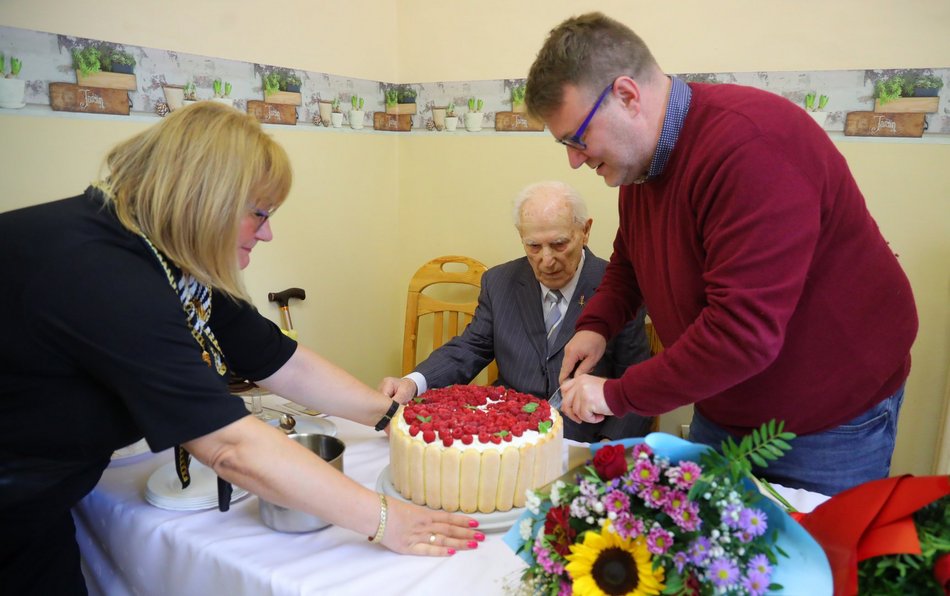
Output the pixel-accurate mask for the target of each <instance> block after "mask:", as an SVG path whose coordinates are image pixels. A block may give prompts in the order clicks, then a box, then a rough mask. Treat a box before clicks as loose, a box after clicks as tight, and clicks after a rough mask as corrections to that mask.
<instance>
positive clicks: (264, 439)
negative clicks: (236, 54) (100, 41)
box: [0, 102, 484, 594]
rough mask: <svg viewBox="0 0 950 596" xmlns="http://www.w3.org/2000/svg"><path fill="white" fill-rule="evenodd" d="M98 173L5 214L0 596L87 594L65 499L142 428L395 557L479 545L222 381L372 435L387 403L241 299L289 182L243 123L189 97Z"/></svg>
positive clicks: (463, 528) (0, 295)
mask: <svg viewBox="0 0 950 596" xmlns="http://www.w3.org/2000/svg"><path fill="white" fill-rule="evenodd" d="M106 169H107V170H108V171H107V175H106V176H105V177H104V179H103V180H104V181H103V182H102V183H99V184H96V185H94V186H92V187H90V188H88V189H87V190H86V191H85V193H83V194H82V195H79V196H76V197H72V198H69V199H65V200H61V201H56V202H52V203H47V204H43V205H38V206H35V207H28V208H25V209H19V210H16V211H11V212H7V213H3V214H0V266H2V268H3V270H4V272H5V273H6V274H7V276H6V281H4V282H3V283H2V284H0V327H2V328H3V329H4V338H5V341H3V342H0V535H2V539H0V588H3V590H2V591H3V592H4V593H10V594H26V593H46V594H70V593H85V586H84V583H83V577H82V574H81V572H80V567H79V552H78V547H77V545H76V542H75V538H74V534H75V529H74V527H73V522H72V518H71V516H70V507H71V506H72V505H73V504H75V503H76V502H77V501H78V500H79V499H81V498H82V497H83V496H84V495H85V494H87V493H88V492H89V491H90V490H92V488H93V487H94V486H95V485H96V482H97V481H98V479H99V477H100V476H101V474H102V471H103V470H104V469H105V467H106V466H107V465H108V463H109V458H110V455H111V454H112V452H113V451H114V450H115V449H117V448H119V447H122V446H123V445H128V444H129V443H132V442H134V441H135V440H137V439H139V438H141V437H143V436H144V437H145V438H146V439H147V440H148V443H149V446H150V448H151V449H152V450H153V451H156V452H157V451H161V450H164V449H168V448H170V447H176V450H175V451H176V454H180V455H181V456H182V457H185V452H186V451H187V452H188V453H190V454H191V455H192V456H194V457H195V458H197V459H198V460H199V461H201V462H202V463H204V464H206V465H207V466H209V467H211V468H212V469H213V470H214V471H215V472H216V473H217V474H218V475H219V476H220V477H221V478H223V479H225V480H228V481H230V482H232V483H234V484H237V485H239V486H241V487H243V488H245V489H247V490H249V491H251V492H253V493H255V494H257V495H259V496H260V497H262V498H264V499H267V500H268V501H271V502H274V503H278V504H281V505H284V506H287V507H291V508H294V509H298V510H302V511H307V512H310V513H313V514H316V515H318V516H320V517H321V518H324V519H327V520H329V521H331V522H333V523H334V524H336V525H339V526H343V527H346V528H349V529H351V530H353V531H355V532H358V533H361V534H364V535H366V536H367V537H369V538H371V539H372V540H373V541H374V542H381V543H382V544H383V545H384V546H386V547H388V548H390V549H392V550H394V551H396V552H399V553H410V554H417V555H434V556H440V555H442V556H444V555H451V554H454V553H455V552H456V551H457V550H462V549H468V548H474V547H475V546H476V545H477V540H480V539H484V535H482V534H481V533H478V532H477V531H476V530H475V529H473V528H474V527H475V526H477V524H476V523H475V521H474V520H471V519H470V518H467V517H464V516H460V515H450V514H447V513H442V512H435V511H431V510H428V509H424V508H420V507H416V506H413V505H409V504H406V503H403V502H401V501H398V500H391V501H389V502H388V503H387V502H386V500H385V498H384V497H382V496H381V495H378V494H377V493H375V492H372V491H370V490H367V489H366V488H364V487H362V486H361V485H359V484H357V483H356V482H353V481H352V480H350V479H348V478H347V477H346V476H344V475H343V474H340V473H339V472H337V471H336V470H335V469H334V468H332V467H331V466H330V465H329V464H327V463H326V462H324V461H323V460H322V459H320V458H318V457H316V456H315V455H313V454H312V453H311V452H310V451H308V450H306V449H304V448H303V447H301V446H300V445H298V444H297V443H295V442H293V441H288V440H287V438H286V437H285V436H284V435H283V434H282V433H281V432H280V431H278V430H277V429H274V428H272V427H270V426H268V425H267V424H264V423H263V422H261V421H259V420H257V419H256V418H254V417H252V416H248V412H247V411H246V410H245V409H244V407H243V404H242V403H241V402H240V401H239V400H236V399H234V398H233V397H232V396H231V395H230V394H229V392H228V389H227V383H226V380H227V375H229V374H230V373H232V372H233V373H236V374H237V375H239V376H241V377H243V378H247V379H251V380H253V381H255V382H257V383H258V384H259V385H261V386H262V387H265V388H267V389H269V390H271V391H274V392H276V393H279V394H281V395H283V396H286V397H288V398H290V399H293V400H295V401H298V402H300V403H304V404H307V405H310V406H312V407H315V408H318V409H320V410H321V411H324V412H328V413H331V414H334V415H338V416H343V417H345V418H348V419H351V420H354V421H356V422H360V423H363V424H367V425H375V426H377V427H383V426H385V423H386V422H388V419H389V418H388V416H391V415H392V410H391V405H392V404H393V403H394V402H393V401H392V400H390V399H389V398H387V397H385V396H384V395H382V394H380V393H377V392H375V391H373V390H372V389H370V388H369V387H366V386H365V385H363V384H362V383H360V382H359V381H357V380H356V379H355V378H353V377H352V376H350V375H349V374H347V373H346V372H344V371H343V370H341V369H339V368H337V367H335V366H334V365H333V364H331V363H330V362H328V361H326V360H325V359H323V358H321V357H320V356H319V355H317V354H316V353H314V352H312V351H310V350H308V349H306V348H304V347H303V346H299V345H297V344H296V342H294V341H293V340H291V339H289V338H287V337H286V336H285V335H284V334H282V333H281V332H280V330H279V329H278V328H277V326H276V325H274V324H273V323H271V322H270V321H268V320H267V319H265V318H264V317H262V316H261V315H260V314H259V313H258V312H257V311H256V309H254V308H253V307H252V306H251V304H250V299H249V298H248V295H247V292H246V290H245V288H244V286H243V283H242V281H241V273H240V271H241V269H243V268H245V267H246V266H247V265H248V264H249V262H250V259H251V252H252V250H253V249H254V246H255V245H256V244H257V243H258V242H267V241H269V240H271V238H272V237H273V235H272V233H271V228H270V224H269V220H268V218H269V217H270V216H271V215H272V214H273V213H274V211H275V210H276V209H277V208H278V207H279V206H280V205H281V204H282V203H283V202H284V200H285V199H286V197H287V194H288V192H289V190H290V185H291V169H290V164H289V161H288V158H287V155H286V153H285V152H284V150H283V149H282V148H281V147H280V146H279V145H277V144H276V143H275V142H274V141H273V140H272V139H271V138H270V137H268V136H267V135H265V134H264V132H263V131H262V129H261V127H260V125H259V124H258V123H257V122H256V121H255V120H253V119H252V118H251V117H249V116H247V115H246V114H242V113H240V112H238V111H237V110H234V109H233V108H230V107H228V106H224V105H221V104H218V103H214V102H199V103H197V104H195V105H193V106H190V107H188V108H184V109H182V110H178V111H176V112H175V113H173V114H172V115H170V116H169V117H168V118H166V119H164V120H163V121H162V122H161V123H160V124H158V125H156V126H154V127H151V128H150V129H148V130H146V131H144V132H142V133H140V134H138V135H136V136H135V137H133V138H131V139H129V140H127V141H125V142H123V143H121V144H119V145H118V146H117V147H115V148H114V149H113V150H112V151H111V152H110V153H109V155H108V156H107V158H106ZM335 396H346V399H334V397H335ZM39 427H42V428H43V431H44V432H42V433H38V432H36V429H37V428H39ZM331 503H332V506H331V505H330V504H331Z"/></svg>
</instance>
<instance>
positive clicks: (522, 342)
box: [416, 248, 652, 442]
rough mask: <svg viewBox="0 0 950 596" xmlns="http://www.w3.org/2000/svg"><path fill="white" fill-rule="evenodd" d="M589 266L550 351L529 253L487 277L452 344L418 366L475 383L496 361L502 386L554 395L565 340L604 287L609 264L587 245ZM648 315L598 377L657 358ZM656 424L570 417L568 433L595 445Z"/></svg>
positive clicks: (430, 379) (615, 347)
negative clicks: (653, 353) (645, 327)
mask: <svg viewBox="0 0 950 596" xmlns="http://www.w3.org/2000/svg"><path fill="white" fill-rule="evenodd" d="M584 250H585V252H586V257H585V260H584V268H583V269H582V270H581V274H580V277H579V278H578V281H577V288H576V289H575V290H574V296H573V297H572V299H571V303H570V304H569V305H568V308H567V313H565V315H564V320H563V321H561V324H560V329H559V331H558V334H557V338H556V340H555V344H554V351H553V353H552V354H551V355H550V356H548V354H547V341H546V338H545V331H544V315H543V313H542V309H541V288H540V286H539V285H538V280H537V279H536V278H535V276H534V272H533V271H532V270H531V265H530V264H529V263H528V259H527V257H522V258H520V259H516V260H514V261H509V262H508V263H504V264H501V265H498V266H495V267H492V268H491V269H489V270H488V271H486V272H485V274H484V275H483V276H482V281H481V291H480V292H479V296H478V307H477V308H476V309H475V316H474V318H473V319H472V322H471V323H469V325H468V327H466V328H465V331H463V332H462V334H461V335H459V336H457V337H455V338H453V339H451V340H450V341H448V342H446V343H445V344H444V345H443V346H442V347H440V348H439V349H437V350H435V351H434V352H432V354H430V355H429V357H428V358H427V359H426V360H424V361H423V362H421V363H420V364H419V365H418V366H417V367H416V372H419V373H421V374H422V375H423V376H425V378H426V383H427V384H428V386H429V387H446V386H448V385H453V384H457V383H469V382H470V381H471V380H472V379H473V378H475V376H476V375H477V374H478V373H479V372H480V371H481V370H482V369H483V368H485V367H486V366H487V365H488V363H490V362H491V361H492V359H495V360H497V361H498V381H497V384H498V385H503V386H505V387H510V388H512V389H514V390H515V391H519V392H521V393H530V394H532V395H535V396H537V397H541V398H543V399H547V398H548V397H550V395H551V394H552V393H553V392H554V390H555V389H557V386H558V382H557V379H558V374H559V373H560V371H561V361H562V360H563V358H564V345H565V344H567V342H568V340H570V339H571V337H572V336H573V335H574V323H575V322H576V321H577V317H578V316H579V315H580V313H581V309H582V305H583V304H584V303H585V302H586V301H587V300H590V297H591V296H592V295H593V294H594V292H595V291H596V289H597V285H598V284H599V283H600V280H601V278H602V277H603V275H604V269H605V267H606V266H607V262H606V261H604V260H603V259H600V258H598V257H595V256H594V254H593V253H592V252H591V251H590V249H587V248H585V249H584ZM644 316H645V312H644V311H643V310H641V311H640V313H638V316H637V318H636V319H635V320H633V321H631V322H630V323H629V324H628V325H627V326H626V327H625V328H624V330H623V331H622V332H621V333H620V334H619V335H617V337H615V338H614V339H613V340H611V341H610V342H609V343H608V345H607V352H606V354H605V355H604V357H603V358H602V359H601V361H600V362H599V363H597V367H596V368H595V369H594V370H593V372H592V374H594V375H596V376H601V377H608V378H617V377H619V376H620V375H622V374H623V371H624V370H626V368H627V367H628V366H629V365H631V364H634V363H637V362H640V361H642V360H645V359H647V358H648V357H649V356H650V346H649V343H648V341H647V338H646V335H645V334H644V330H643V319H644ZM651 422H652V419H651V418H644V417H641V416H639V415H636V414H629V415H627V416H623V417H615V416H608V417H607V418H606V419H605V420H604V421H603V422H601V423H599V424H581V425H578V424H576V423H574V422H572V421H571V420H569V419H568V418H567V417H564V435H565V436H566V437H567V438H569V439H574V440H576V441H586V442H595V441H599V440H601V439H603V438H610V439H620V438H624V437H638V436H643V435H644V434H646V433H647V432H648V430H649V428H650V424H651Z"/></svg>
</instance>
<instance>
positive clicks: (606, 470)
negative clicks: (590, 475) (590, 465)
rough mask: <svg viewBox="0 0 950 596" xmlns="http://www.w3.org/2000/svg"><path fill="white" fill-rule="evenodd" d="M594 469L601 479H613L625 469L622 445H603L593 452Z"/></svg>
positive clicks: (625, 463) (625, 462)
mask: <svg viewBox="0 0 950 596" xmlns="http://www.w3.org/2000/svg"><path fill="white" fill-rule="evenodd" d="M594 469H595V470H597V475H598V476H600V477H601V479H603V480H613V479H614V478H617V477H618V476H622V475H623V474H624V473H626V471H627V460H626V457H625V455H624V448H623V445H604V446H603V447H601V448H600V449H599V450H598V451H597V453H595V454H594Z"/></svg>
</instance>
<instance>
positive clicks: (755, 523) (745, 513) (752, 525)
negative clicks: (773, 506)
mask: <svg viewBox="0 0 950 596" xmlns="http://www.w3.org/2000/svg"><path fill="white" fill-rule="evenodd" d="M766 522H768V516H766V515H765V512H764V511H762V510H761V509H751V508H746V509H743V510H742V513H740V514H739V527H740V528H741V529H742V530H743V531H745V532H748V533H750V534H752V535H753V536H761V535H762V534H764V533H765V529H766V528H767V527H768V524H767V523H766Z"/></svg>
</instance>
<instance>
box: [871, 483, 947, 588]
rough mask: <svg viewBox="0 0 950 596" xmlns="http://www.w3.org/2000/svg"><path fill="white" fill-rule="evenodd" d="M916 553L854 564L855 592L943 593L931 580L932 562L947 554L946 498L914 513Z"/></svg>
mask: <svg viewBox="0 0 950 596" xmlns="http://www.w3.org/2000/svg"><path fill="white" fill-rule="evenodd" d="M914 524H915V525H916V526H917V536H918V538H919V539H920V554H919V555H910V554H899V555H885V556H881V557H873V558H870V559H865V560H864V561H861V562H860V563H858V593H859V594H875V595H877V596H904V595H905V594H943V590H944V588H943V586H940V585H938V584H937V581H936V579H935V578H934V574H933V568H934V562H935V561H936V560H937V559H938V558H939V557H941V556H943V555H945V554H947V553H950V535H948V533H947V528H950V497H943V498H942V499H938V500H936V501H934V502H933V503H931V504H930V505H927V506H926V507H922V508H921V509H919V510H918V511H917V512H915V513H914Z"/></svg>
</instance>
